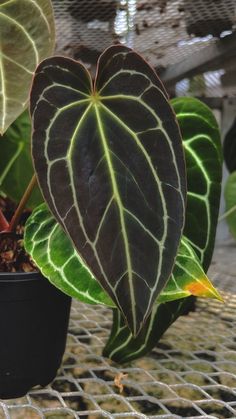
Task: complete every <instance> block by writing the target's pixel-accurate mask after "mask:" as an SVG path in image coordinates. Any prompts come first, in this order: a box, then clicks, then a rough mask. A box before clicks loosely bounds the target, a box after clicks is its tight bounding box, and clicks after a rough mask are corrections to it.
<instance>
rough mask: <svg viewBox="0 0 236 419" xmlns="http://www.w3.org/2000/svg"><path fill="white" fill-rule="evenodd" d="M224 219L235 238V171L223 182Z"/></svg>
mask: <svg viewBox="0 0 236 419" xmlns="http://www.w3.org/2000/svg"><path fill="white" fill-rule="evenodd" d="M224 195H225V204H226V214H225V215H227V214H228V216H227V217H226V221H227V223H228V226H229V230H230V232H231V234H232V236H233V237H234V238H235V239H236V172H233V173H231V174H230V175H229V176H228V178H227V181H226V184H225V190H224Z"/></svg>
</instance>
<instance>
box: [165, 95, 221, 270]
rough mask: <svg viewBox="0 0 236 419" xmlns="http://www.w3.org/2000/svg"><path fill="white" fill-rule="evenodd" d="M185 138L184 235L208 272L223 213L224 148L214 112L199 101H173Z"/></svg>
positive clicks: (186, 99) (185, 99)
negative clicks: (221, 206) (185, 206)
mask: <svg viewBox="0 0 236 419" xmlns="http://www.w3.org/2000/svg"><path fill="white" fill-rule="evenodd" d="M171 103H172V106H173V107H174V110H175V113H176V116H177V120H178V123H179V126H180V130H181V133H182V137H183V144H184V152H185V159H186V166H187V185H188V191H187V209H186V221H185V228H184V235H185V236H186V237H187V238H188V239H189V240H190V242H191V244H192V246H193V248H194V250H195V252H196V253H197V255H198V257H199V259H200V261H201V263H202V266H203V269H204V270H205V272H206V271H207V269H208V267H209V265H210V262H211V258H212V252H213V249H214V242H215V233H216V226H217V221H218V214H219V204H220V193H221V177H222V149H221V142H220V131H219V127H218V124H217V121H216V119H215V117H214V114H213V112H212V111H211V110H210V109H209V108H208V107H207V106H206V105H205V104H203V103H202V102H200V101H199V100H198V99H194V98H177V99H173V100H172V101H171Z"/></svg>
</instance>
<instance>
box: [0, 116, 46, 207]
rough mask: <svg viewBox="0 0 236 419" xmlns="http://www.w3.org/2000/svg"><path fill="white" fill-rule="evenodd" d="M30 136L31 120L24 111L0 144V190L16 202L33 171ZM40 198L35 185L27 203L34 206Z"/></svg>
mask: <svg viewBox="0 0 236 419" xmlns="http://www.w3.org/2000/svg"><path fill="white" fill-rule="evenodd" d="M30 137H31V121H30V117H29V114H28V111H25V112H23V114H22V115H20V116H19V117H18V118H17V119H16V121H15V122H13V124H12V125H11V126H10V128H8V130H7V131H6V132H5V134H4V135H3V138H2V140H1V144H0V148H1V159H0V190H1V191H3V192H4V193H5V194H6V195H7V196H8V197H9V198H11V199H12V200H13V201H16V202H19V201H20V199H21V197H22V196H23V193H24V192H25V190H26V187H27V186H28V184H29V182H30V179H31V178H32V176H33V173H34V169H33V166H32V158H31V150H30ZM42 200H43V198H42V195H41V193H40V192H39V189H38V188H37V187H35V189H34V191H33V193H32V196H31V198H30V200H29V201H28V203H27V205H28V206H29V207H35V206H36V205H39V204H40V203H41V202H42Z"/></svg>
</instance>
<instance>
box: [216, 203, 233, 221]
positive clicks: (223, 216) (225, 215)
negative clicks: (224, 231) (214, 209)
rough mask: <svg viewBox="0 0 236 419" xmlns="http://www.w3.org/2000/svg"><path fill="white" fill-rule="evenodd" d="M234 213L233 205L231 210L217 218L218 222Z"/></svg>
mask: <svg viewBox="0 0 236 419" xmlns="http://www.w3.org/2000/svg"><path fill="white" fill-rule="evenodd" d="M235 211H236V205H234V206H233V207H232V208H230V209H229V210H228V211H226V212H225V213H224V214H222V215H221V216H220V217H219V219H218V221H222V220H224V219H225V218H227V217H228V216H229V215H230V214H232V213H233V212H235Z"/></svg>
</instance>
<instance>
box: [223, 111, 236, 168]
mask: <svg viewBox="0 0 236 419" xmlns="http://www.w3.org/2000/svg"><path fill="white" fill-rule="evenodd" d="M223 150H224V160H225V164H226V166H227V169H228V171H229V172H230V173H232V172H234V171H235V170H236V118H235V119H234V121H233V123H232V125H231V127H230V129H229V131H228V132H227V133H226V136H225V139H224V147H223Z"/></svg>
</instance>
